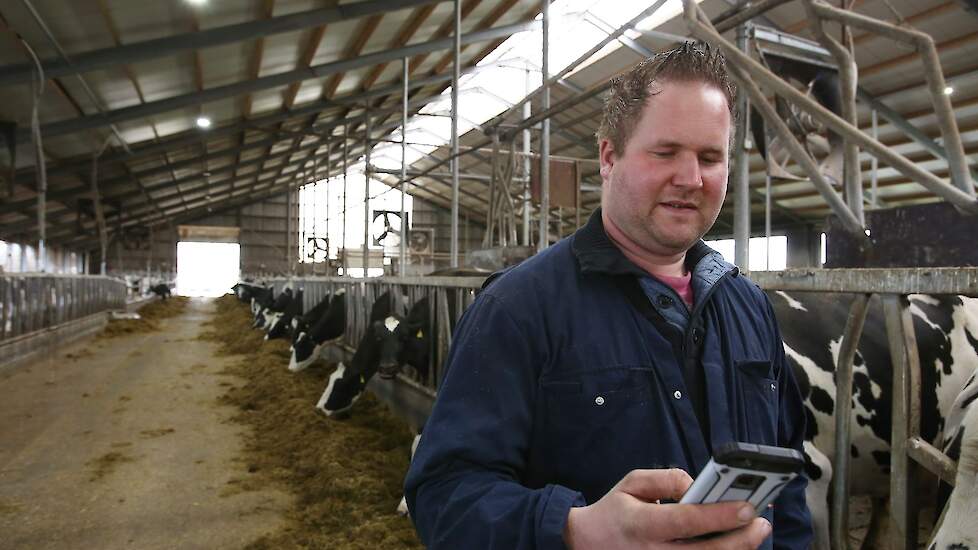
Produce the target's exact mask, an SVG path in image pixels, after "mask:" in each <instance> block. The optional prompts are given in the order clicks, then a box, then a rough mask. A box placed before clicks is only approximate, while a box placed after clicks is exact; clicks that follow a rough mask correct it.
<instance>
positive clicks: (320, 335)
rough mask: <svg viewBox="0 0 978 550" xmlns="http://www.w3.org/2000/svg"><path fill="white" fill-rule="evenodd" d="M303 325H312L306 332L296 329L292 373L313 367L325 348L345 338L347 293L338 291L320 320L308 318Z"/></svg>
mask: <svg viewBox="0 0 978 550" xmlns="http://www.w3.org/2000/svg"><path fill="white" fill-rule="evenodd" d="M320 305H322V302H320ZM317 307H320V306H317ZM320 311H322V310H320ZM301 323H312V324H311V325H308V328H307V329H304V330H300V329H298V328H297V329H296V330H298V332H297V333H296V336H295V339H294V340H293V342H292V356H291V358H290V359H289V370H290V371H292V372H298V371H301V370H303V369H305V368H306V367H308V366H309V365H311V364H312V363H313V362H314V361H316V359H318V358H319V354H320V352H321V351H322V350H323V349H324V347H325V346H327V345H328V344H330V343H333V342H336V341H337V340H339V339H340V338H342V337H343V333H344V332H346V291H345V290H344V289H342V288H341V289H339V290H337V291H336V294H334V295H333V297H332V298H331V299H330V300H329V302H328V307H326V308H325V311H323V312H322V313H321V315H320V316H319V319H317V320H315V321H312V319H311V318H309V317H307V318H305V320H303V321H300V324H301Z"/></svg>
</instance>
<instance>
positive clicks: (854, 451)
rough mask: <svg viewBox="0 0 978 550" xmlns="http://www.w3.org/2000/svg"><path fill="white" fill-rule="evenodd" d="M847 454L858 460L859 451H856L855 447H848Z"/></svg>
mask: <svg viewBox="0 0 978 550" xmlns="http://www.w3.org/2000/svg"><path fill="white" fill-rule="evenodd" d="M849 454H851V455H852V458H859V449H857V448H856V446H855V445H850V446H849Z"/></svg>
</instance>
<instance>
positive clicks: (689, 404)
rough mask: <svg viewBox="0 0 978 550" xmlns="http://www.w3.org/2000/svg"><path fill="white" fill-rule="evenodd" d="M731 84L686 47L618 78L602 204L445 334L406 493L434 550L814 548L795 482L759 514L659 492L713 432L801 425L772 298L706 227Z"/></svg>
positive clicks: (771, 438)
mask: <svg viewBox="0 0 978 550" xmlns="http://www.w3.org/2000/svg"><path fill="white" fill-rule="evenodd" d="M734 95H735V91H734V86H733V85H732V83H731V82H730V81H729V79H728V76H727V73H726V69H725V66H724V62H723V58H722V56H721V55H720V54H719V53H718V52H715V51H712V50H710V49H709V48H708V47H706V46H699V45H697V46H694V45H692V44H684V45H683V46H681V47H679V48H677V49H675V50H673V51H670V52H668V53H665V54H660V55H658V56H656V57H655V58H652V59H649V60H646V61H645V62H643V63H641V64H639V65H638V66H637V67H635V68H634V69H633V70H631V71H630V72H629V73H627V74H625V75H623V76H621V77H618V78H616V79H615V80H614V81H613V86H612V89H611V91H610V92H609V97H608V99H607V101H606V106H605V113H604V118H603V120H602V124H601V127H600V129H599V131H598V138H599V149H600V161H601V178H602V197H601V204H602V208H600V209H599V210H597V211H596V212H595V213H594V215H592V216H591V219H590V220H589V221H588V223H587V225H586V226H585V227H583V228H582V229H580V230H579V231H577V232H576V233H575V234H574V235H573V236H571V237H569V238H568V239H565V240H563V241H561V242H559V243H557V244H556V245H554V246H552V247H550V248H548V249H547V250H545V251H543V252H541V253H540V254H537V255H536V256H535V257H533V258H530V259H529V260H527V261H525V262H523V263H522V264H520V265H519V266H516V267H514V268H511V269H509V270H507V271H505V272H502V273H500V274H496V275H494V276H493V277H491V278H490V279H489V280H488V281H487V283H486V285H485V290H484V291H483V292H482V293H481V294H480V295H479V297H478V298H477V299H476V301H475V303H474V304H473V305H472V306H471V307H470V308H469V309H468V310H466V312H465V315H464V316H463V319H462V321H461V323H460V324H459V326H458V328H457V330H456V334H455V338H454V340H453V345H452V349H451V352H450V353H449V357H448V370H447V375H446V378H445V380H444V382H443V384H442V386H441V388H440V389H439V394H438V400H437V402H436V403H435V407H434V410H433V411H432V415H431V417H430V419H429V420H428V423H427V424H426V426H425V430H424V435H423V436H422V438H421V442H420V445H419V447H418V450H417V454H416V455H415V458H414V460H413V463H412V466H411V470H410V472H409V473H408V478H407V481H406V488H405V494H406V497H407V502H408V505H409V507H410V510H411V515H412V518H413V519H414V521H415V525H416V527H417V530H418V533H419V535H420V536H421V539H422V541H424V543H425V544H427V545H428V546H429V548H439V549H440V548H450V549H470V548H500V549H502V548H505V549H514V548H521V549H522V548H525V549H531V548H533V549H544V548H546V549H550V548H565V547H569V548H572V549H574V550H580V549H591V548H600V549H602V550H605V549H627V548H645V549H648V548H671V547H673V546H674V545H675V543H676V542H675V541H679V540H683V539H693V538H695V537H697V536H699V535H703V534H707V533H715V532H723V534H722V535H720V536H715V537H712V538H706V539H698V540H687V541H684V543H683V544H684V548H691V549H696V548H757V547H761V548H784V549H787V548H792V549H800V548H807V547H808V545H809V541H810V538H811V527H810V516H809V513H808V510H807V508H806V507H805V495H804V490H805V484H806V482H805V480H804V479H803V478H798V479H796V480H795V481H794V482H792V483H791V484H789V486H788V487H787V488H786V489H785V490H784V491H783V492H782V494H781V496H780V497H779V498H778V500H777V501H776V502H775V505H774V507H773V509H772V510H768V511H767V512H766V513H765V514H763V516H764V517H763V518H755V517H754V513H753V510H752V509H751V508H750V506H749V505H747V504H745V503H723V504H713V505H679V504H673V503H667V502H668V501H676V500H678V499H679V498H680V497H681V496H682V494H683V492H684V491H685V490H686V488H687V487H688V486H689V484H690V483H691V477H690V476H695V474H696V473H698V472H699V471H700V470H701V469H702V468H703V467H704V466H705V465H706V463H707V461H708V460H709V459H710V455H711V450H712V449H713V448H716V447H717V446H718V445H720V444H722V443H725V442H729V441H745V442H751V443H763V444H767V445H778V446H782V447H793V448H795V449H798V450H801V446H802V440H803V436H804V415H803V409H802V403H801V398H800V396H799V394H798V390H797V387H796V385H795V382H794V379H793V378H792V373H791V370H790V368H788V367H787V365H786V364H785V360H784V350H783V347H782V344H781V338H780V334H779V332H778V328H777V325H776V323H775V319H774V313H773V311H772V309H771V306H770V303H769V302H768V301H767V298H766V296H765V295H764V293H763V292H762V291H761V290H760V289H759V288H758V287H757V286H756V285H754V284H753V283H752V282H750V281H749V280H747V279H745V278H744V277H742V276H740V275H739V274H738V272H737V269H736V268H735V267H734V266H732V265H730V264H728V263H727V262H725V261H724V260H723V258H722V257H721V256H720V254H719V253H717V252H715V251H713V250H711V249H710V248H708V247H707V246H706V245H705V244H704V243H703V242H702V241H701V240H700V238H701V237H702V236H703V235H704V234H705V233H706V231H707V230H708V229H709V228H710V227H711V226H712V225H713V223H714V222H715V221H716V218H717V215H718V214H719V211H720V207H721V205H722V203H723V198H724V194H725V191H726V183H727V157H728V150H729V143H730V133H731V126H732V123H733V120H734V118H735V113H734V109H733V105H735V102H734ZM686 472H688V474H687V473H686ZM660 501H661V503H660ZM772 525H773V536H771V534H772Z"/></svg>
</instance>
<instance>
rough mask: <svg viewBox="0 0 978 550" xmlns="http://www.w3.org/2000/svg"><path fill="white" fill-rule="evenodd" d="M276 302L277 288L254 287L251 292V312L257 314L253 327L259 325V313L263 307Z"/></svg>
mask: <svg viewBox="0 0 978 550" xmlns="http://www.w3.org/2000/svg"><path fill="white" fill-rule="evenodd" d="M274 302H275V289H273V288H272V287H259V288H255V289H252V292H251V314H252V315H254V316H255V322H254V323H252V325H251V326H252V328H255V327H257V326H258V315H259V314H260V313H261V312H262V310H263V309H265V308H267V307H270V306H271V305H272V304H273V303H274Z"/></svg>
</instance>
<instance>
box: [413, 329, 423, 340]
mask: <svg viewBox="0 0 978 550" xmlns="http://www.w3.org/2000/svg"><path fill="white" fill-rule="evenodd" d="M423 337H424V332H422V331H421V329H418V334H417V335H415V338H417V339H418V340H420V339H421V338H423Z"/></svg>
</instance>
